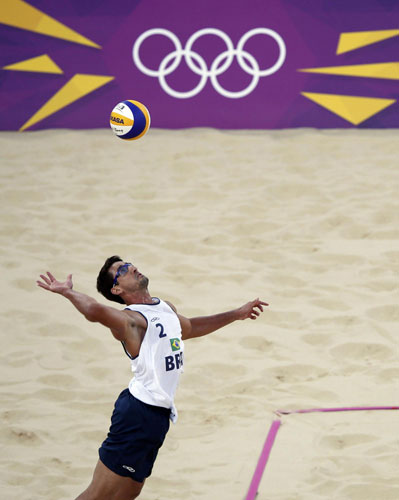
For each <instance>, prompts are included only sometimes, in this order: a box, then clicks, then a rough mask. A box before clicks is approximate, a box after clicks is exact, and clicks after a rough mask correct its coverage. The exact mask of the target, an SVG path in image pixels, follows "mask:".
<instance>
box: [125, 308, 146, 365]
mask: <svg viewBox="0 0 399 500" xmlns="http://www.w3.org/2000/svg"><path fill="white" fill-rule="evenodd" d="M124 310H125V311H134V309H130V308H129V307H125V309H124ZM134 312H136V313H139V314H141V315H142V316H143V318H144V319H145V322H146V323H147V328H146V333H147V330H148V319H147V318H146V317H145V316H144V314H143V313H142V312H140V311H134ZM144 337H145V334H144ZM144 337H143V339H144ZM121 344H122V347H123V350H124V351H125V353H126V356H127V357H128V358H129V359H131V360H132V361H133V360H134V359H137V358H138V357H139V355H138V354H137V356H132V355H131V354H130V352H129V351H128V350H127V349H126V346H125V342H124V341H123V340H121Z"/></svg>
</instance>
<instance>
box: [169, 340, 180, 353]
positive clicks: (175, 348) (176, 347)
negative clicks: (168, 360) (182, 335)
mask: <svg viewBox="0 0 399 500" xmlns="http://www.w3.org/2000/svg"><path fill="white" fill-rule="evenodd" d="M170 345H171V346H172V351H180V339H170Z"/></svg>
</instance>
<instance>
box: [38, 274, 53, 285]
mask: <svg viewBox="0 0 399 500" xmlns="http://www.w3.org/2000/svg"><path fill="white" fill-rule="evenodd" d="M40 277H41V278H42V280H43V281H44V282H45V283H47V284H48V285H50V284H51V281H50V280H49V279H48V278H47V276H45V275H44V274H41V275H40Z"/></svg>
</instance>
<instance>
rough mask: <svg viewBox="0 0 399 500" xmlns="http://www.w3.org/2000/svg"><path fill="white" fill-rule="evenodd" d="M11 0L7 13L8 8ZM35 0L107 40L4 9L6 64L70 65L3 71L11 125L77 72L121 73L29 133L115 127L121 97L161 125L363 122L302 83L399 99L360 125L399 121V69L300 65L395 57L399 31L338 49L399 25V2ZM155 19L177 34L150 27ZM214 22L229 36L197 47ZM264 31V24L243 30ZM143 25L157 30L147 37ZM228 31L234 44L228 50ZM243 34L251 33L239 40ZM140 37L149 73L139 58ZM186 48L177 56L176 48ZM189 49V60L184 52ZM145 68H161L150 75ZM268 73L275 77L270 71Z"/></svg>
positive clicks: (32, 1) (2, 93)
mask: <svg viewBox="0 0 399 500" xmlns="http://www.w3.org/2000/svg"><path fill="white" fill-rule="evenodd" d="M5 3H6V2H4V3H3V6H2V7H0V11H1V10H4V9H8V11H9V10H10V7H9V6H8V7H5V6H4V4H5ZM10 4H12V2H10ZM26 4H28V5H30V6H33V7H35V8H36V9H39V10H40V11H41V12H43V13H44V14H46V15H47V16H50V17H52V18H54V19H55V20H57V21H59V22H61V23H63V24H64V25H66V26H68V27H69V28H71V29H73V30H74V31H76V32H78V33H79V34H81V35H83V36H85V37H86V38H88V39H90V40H92V41H93V42H95V43H97V44H98V45H100V46H101V49H96V48H94V47H88V46H84V45H81V44H78V43H73V42H71V41H67V40H62V39H59V38H56V37H54V36H49V35H44V34H40V33H35V32H33V31H28V30H27V29H26V27H20V26H19V27H18V26H17V23H18V22H19V21H15V22H14V21H13V22H14V25H10V24H4V16H3V15H2V20H0V22H1V23H2V24H0V30H1V45H2V50H1V54H0V58H1V68H4V67H5V66H8V65H11V64H14V63H17V62H20V61H24V60H27V59H29V58H33V57H36V56H39V55H43V54H47V55H48V56H49V57H51V59H52V60H53V61H54V62H55V63H56V64H57V65H58V66H59V67H60V68H62V70H63V74H51V73H38V72H35V71H13V70H7V69H2V71H1V72H0V75H1V83H0V99H1V115H2V119H1V129H2V130H18V129H19V128H20V127H21V126H22V125H23V124H24V123H25V122H26V121H27V120H29V119H30V118H31V117H32V116H33V115H34V114H35V113H36V112H37V110H39V109H40V108H41V107H42V106H43V105H44V104H45V103H46V102H47V101H48V100H49V99H50V98H51V97H52V96H53V95H54V94H55V93H56V92H57V91H58V90H59V89H61V88H62V87H63V86H64V85H65V84H66V83H67V82H68V81H69V80H70V79H71V78H72V77H73V76H74V75H75V74H78V73H83V74H90V75H102V76H112V77H114V79H113V80H112V81H110V82H109V83H107V84H106V85H103V86H101V87H100V88H98V89H97V90H94V91H93V92H90V93H89V94H88V95H85V96H83V97H81V98H80V99H78V100H74V101H72V102H70V103H69V104H68V105H65V106H64V107H63V108H62V109H59V110H58V111H56V112H54V113H53V114H51V115H50V116H48V117H46V118H45V119H43V120H41V121H39V122H38V123H36V124H34V125H33V126H31V127H30V129H31V130H37V129H43V128H96V127H108V126H109V115H110V112H111V110H112V108H113V107H114V105H115V104H117V103H118V102H119V101H121V100H124V99H135V100H138V101H141V102H143V103H144V104H145V105H146V106H147V107H148V108H149V110H150V113H151V118H152V126H154V127H162V128H184V127H202V126H206V127H217V128H227V129H232V128H240V129H280V128H291V127H318V128H345V127H354V126H356V125H353V123H350V121H348V120H347V119H345V118H343V117H341V116H338V115H337V114H335V113H333V112H331V111H330V110H328V109H326V107H323V106H320V105H318V104H316V103H315V102H313V101H311V100H310V99H308V98H306V97H304V96H303V95H302V94H301V92H311V93H321V94H338V95H346V96H358V97H370V98H382V99H392V100H395V101H396V102H395V103H393V104H392V105H390V106H388V107H387V108H386V109H383V110H381V111H379V112H377V113H376V114H373V115H372V116H371V117H370V118H368V119H365V120H363V121H362V122H361V123H360V124H358V125H357V126H358V127H362V128H380V127H381V128H385V127H391V128H392V127H395V128H396V127H398V126H399V112H398V111H399V105H398V98H399V97H398V94H399V92H398V87H399V85H398V77H399V74H397V75H396V79H395V78H394V77H392V75H391V76H390V77H388V78H375V77H372V76H371V77H370V76H368V77H356V76H353V75H351V76H342V75H331V74H315V73H304V72H299V71H298V69H301V68H320V67H331V66H346V65H366V64H377V63H393V62H396V63H398V60H399V58H398V53H399V36H398V35H395V34H393V36H390V37H389V38H387V39H385V40H382V41H378V42H376V43H371V44H368V45H364V46H363V47H360V48H357V49H356V50H351V51H349V52H346V53H344V54H340V55H336V50H337V45H338V41H339V37H340V34H341V33H354V32H361V31H380V32H382V31H385V30H397V29H398V27H399V1H398V0H356V1H355V0H334V1H333V2H332V1H331V0H306V1H301V0H268V1H261V0H259V1H257V0H246V1H245V2H244V1H242V0H241V1H237V0H220V1H215V0H212V1H210V0H201V1H198V2H187V1H184V0H172V1H164V2H162V1H159V0H146V1H140V0H118V2H114V1H111V0H97V1H96V2H87V1H82V0H65V1H62V2H54V1H52V0H29V1H28V2H26ZM11 10H12V7H11ZM11 17H12V15H11ZM19 18H21V16H19ZM11 24H12V23H11ZM155 28H156V29H162V30H168V32H170V33H172V34H169V35H168V36H165V35H162V34H151V33H147V34H145V32H147V31H148V30H153V29H155ZM210 28H212V29H217V30H220V31H221V32H223V33H222V34H221V35H220V36H219V35H215V34H209V33H208V34H204V35H203V36H199V37H198V38H197V39H195V40H193V43H192V48H191V52H190V51H189V50H188V49H189V47H187V42H188V41H189V40H190V37H192V36H193V35H195V34H196V33H197V32H198V31H200V30H203V29H208V30H209V29H210ZM255 28H262V30H261V32H260V33H259V34H254V35H253V36H251V37H249V38H248V39H247V40H246V41H245V38H244V39H242V37H243V36H245V35H246V34H247V33H248V32H251V30H254V29H255ZM142 34H144V35H143V37H146V35H149V36H148V37H147V38H145V39H144V40H143V41H142V43H141V45H139V44H138V39H139V37H140V36H141V35H142ZM226 36H227V38H226ZM174 37H175V38H174ZM172 38H173V40H176V39H177V42H176V41H175V42H174V41H173V40H172ZM230 40H231V46H230V49H229V51H227V52H226V53H225V54H224V55H223V52H224V51H226V50H227V48H228V44H229V41H230ZM240 40H242V42H245V43H244V44H242V43H241V45H242V46H241V48H240ZM176 43H177V44H179V43H180V44H181V47H179V46H176ZM226 44H227V45H226ZM134 46H136V48H138V54H139V58H140V61H141V62H142V64H143V65H144V72H143V69H140V67H138V65H137V61H136V62H135V61H134V58H133V55H132V51H133V47H134ZM176 49H180V56H179V50H176ZM173 51H176V53H175V54H173ZM182 52H183V57H182V59H181V61H180V63H179V64H177V63H178V62H179V61H178V60H177V59H176V57H181V56H182V54H181V53H182ZM184 54H186V55H187V57H189V56H190V55H191V59H189V61H186V60H185V58H184ZM166 58H167V59H166ZM278 61H279V64H277V65H276V63H278ZM228 63H230V64H228ZM175 66H176V67H175ZM190 66H191V67H190ZM273 66H274V69H273ZM174 67H175V68H174ZM145 68H148V69H150V70H151V71H152V73H157V74H158V75H160V76H150V75H149V74H146V72H147V73H148V70H146V69H145ZM268 68H269V69H268ZM265 70H268V71H269V73H271V74H268V75H265V74H264V73H265ZM162 71H163V73H162ZM266 73H267V71H266ZM397 73H399V71H398V70H397ZM162 74H163V76H162Z"/></svg>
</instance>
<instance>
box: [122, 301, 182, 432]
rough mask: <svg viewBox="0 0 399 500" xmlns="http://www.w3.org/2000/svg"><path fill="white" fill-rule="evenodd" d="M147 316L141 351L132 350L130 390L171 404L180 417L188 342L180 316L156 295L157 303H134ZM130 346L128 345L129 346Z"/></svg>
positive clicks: (148, 399)
mask: <svg viewBox="0 0 399 500" xmlns="http://www.w3.org/2000/svg"><path fill="white" fill-rule="evenodd" d="M126 309H130V310H131V311H137V312H139V313H140V314H142V315H143V316H144V317H145V319H146V320H147V330H146V332H145V335H144V339H143V342H142V344H141V347H140V351H139V355H138V356H136V357H135V358H132V357H131V356H130V355H129V353H128V352H127V351H126V353H127V354H128V355H129V357H130V359H131V365H132V371H133V372H134V377H133V378H132V380H131V381H130V383H129V391H130V392H131V394H133V396H134V397H135V398H137V399H139V400H140V401H143V403H147V404H150V405H154V406H161V407H163V408H170V409H171V414H170V418H171V420H172V422H173V423H175V422H176V421H177V410H176V407H175V405H174V396H175V392H176V389H177V385H178V383H179V378H180V374H181V373H182V372H183V352H184V343H183V340H182V338H181V326H180V321H179V318H178V317H177V315H176V313H175V312H174V311H173V309H172V308H171V307H170V306H169V305H168V304H167V303H166V302H164V301H163V300H160V299H157V298H154V303H153V304H131V305H129V306H127V307H126ZM125 350H126V349H125Z"/></svg>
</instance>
